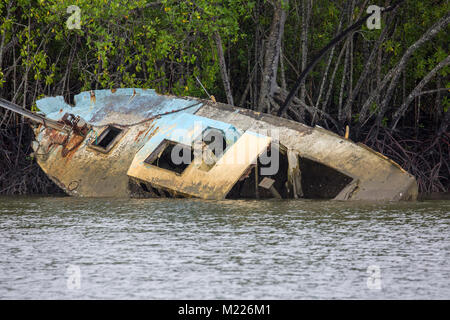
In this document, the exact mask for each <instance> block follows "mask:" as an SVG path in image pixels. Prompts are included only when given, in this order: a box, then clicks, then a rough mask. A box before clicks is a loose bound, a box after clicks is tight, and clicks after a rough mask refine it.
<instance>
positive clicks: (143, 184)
mask: <svg viewBox="0 0 450 320" xmlns="http://www.w3.org/2000/svg"><path fill="white" fill-rule="evenodd" d="M139 185H140V186H141V188H142V190H144V191H145V192H150V190H148V188H147V185H146V184H145V183H142V182H141V183H140V184H139Z"/></svg>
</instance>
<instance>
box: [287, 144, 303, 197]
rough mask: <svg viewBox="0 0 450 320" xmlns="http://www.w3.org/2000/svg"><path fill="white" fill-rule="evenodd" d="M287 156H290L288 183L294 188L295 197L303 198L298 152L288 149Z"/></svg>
mask: <svg viewBox="0 0 450 320" xmlns="http://www.w3.org/2000/svg"><path fill="white" fill-rule="evenodd" d="M287 158H288V184H289V186H290V188H291V189H292V192H293V194H294V198H295V199H298V198H302V197H303V190H302V174H301V171H300V164H299V159H298V153H297V152H295V151H293V150H289V149H288V151H287Z"/></svg>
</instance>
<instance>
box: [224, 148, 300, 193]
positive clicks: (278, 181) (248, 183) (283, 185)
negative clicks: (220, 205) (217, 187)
mask: <svg viewBox="0 0 450 320" xmlns="http://www.w3.org/2000/svg"><path fill="white" fill-rule="evenodd" d="M271 149H272V148H271V147H269V148H268V150H267V151H266V154H265V155H264V154H263V155H262V156H260V157H259V158H258V165H257V168H258V186H256V175H255V172H256V166H252V167H250V168H249V170H248V171H247V172H246V173H245V174H244V175H243V176H242V177H241V179H240V180H239V181H238V182H237V183H236V184H235V185H234V186H233V188H232V189H231V191H230V192H229V193H228V194H227V199H239V198H244V199H245V198H247V199H255V198H260V199H268V198H274V194H273V191H271V190H269V189H266V188H263V187H261V186H260V185H259V184H260V183H261V181H262V180H263V179H264V178H265V177H267V178H270V179H272V180H274V181H275V182H274V183H273V186H272V187H273V188H275V190H276V192H277V193H278V194H279V195H280V196H281V197H282V198H284V199H287V198H292V197H293V195H292V193H291V192H290V190H289V188H288V185H287V180H288V167H289V164H288V159H287V154H286V151H285V150H283V149H284V148H283V147H282V146H281V148H278V147H274V148H273V149H274V152H276V153H278V159H277V155H274V157H273V158H272V154H271V152H272V150H271ZM266 156H267V157H268V158H270V159H272V161H278V168H277V170H274V171H275V172H273V173H270V174H267V170H264V168H265V169H269V168H270V167H271V166H272V165H273V162H271V163H266V162H267V161H262V159H261V158H266ZM262 162H264V164H263V163H262Z"/></svg>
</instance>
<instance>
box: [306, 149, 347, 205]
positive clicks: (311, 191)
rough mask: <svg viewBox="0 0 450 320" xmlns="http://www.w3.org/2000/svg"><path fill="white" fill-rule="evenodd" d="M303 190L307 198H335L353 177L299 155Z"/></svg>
mask: <svg viewBox="0 0 450 320" xmlns="http://www.w3.org/2000/svg"><path fill="white" fill-rule="evenodd" d="M299 160H300V171H301V181H302V183H301V184H302V190H303V194H304V196H303V197H304V198H307V199H333V198H335V197H336V196H337V195H338V194H339V192H341V190H342V189H344V187H345V186H346V185H347V184H349V183H350V182H351V181H352V180H353V179H352V178H350V177H349V176H347V175H345V174H343V173H341V172H339V171H337V170H335V169H333V168H330V167H328V166H326V165H324V164H322V163H320V162H316V161H313V160H310V159H308V158H303V157H299Z"/></svg>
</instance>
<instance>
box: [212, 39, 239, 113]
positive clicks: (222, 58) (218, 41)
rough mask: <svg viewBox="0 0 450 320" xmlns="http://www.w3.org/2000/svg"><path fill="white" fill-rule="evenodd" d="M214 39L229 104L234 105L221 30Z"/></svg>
mask: <svg viewBox="0 0 450 320" xmlns="http://www.w3.org/2000/svg"><path fill="white" fill-rule="evenodd" d="M214 40H215V42H216V47H217V55H218V56H219V66H220V75H221V76H222V82H223V87H224V89H225V94H226V96H227V102H228V104H231V105H232V106H233V105H234V101H233V95H232V93H231V86H230V80H229V78H228V72H227V65H226V62H225V56H224V55H223V47H222V38H221V37H220V34H219V32H217V31H216V32H215V33H214Z"/></svg>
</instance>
